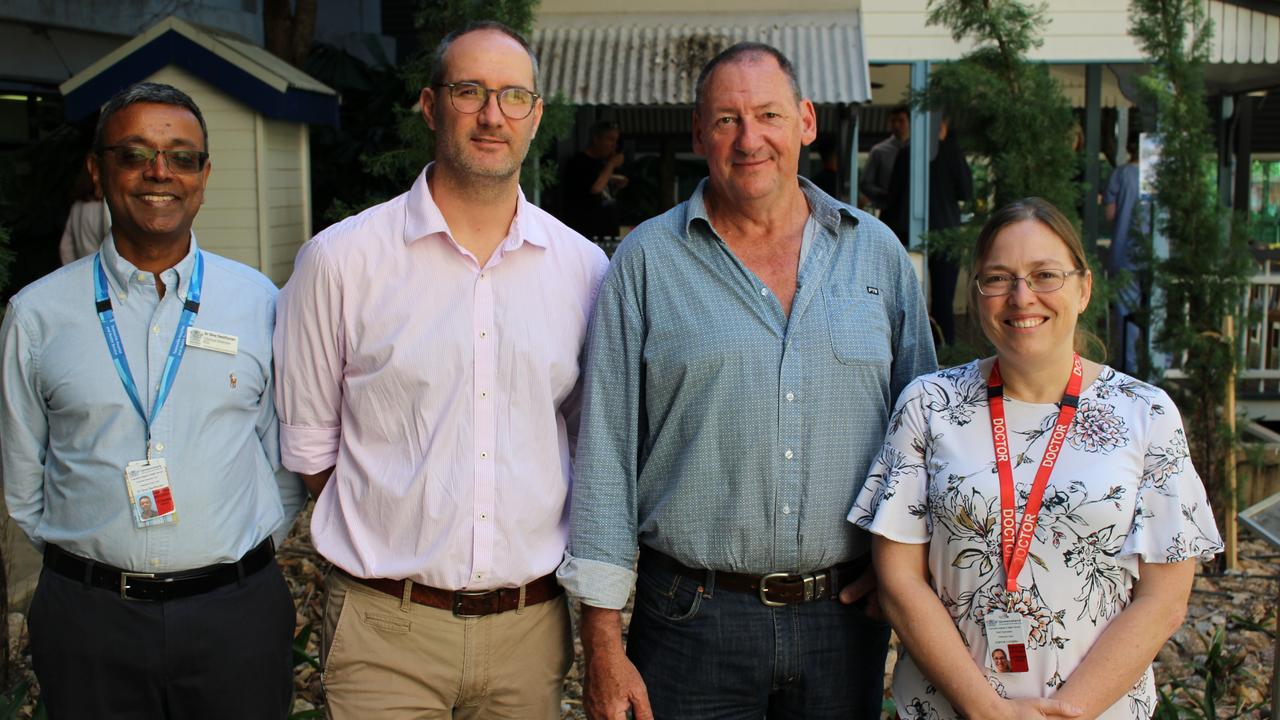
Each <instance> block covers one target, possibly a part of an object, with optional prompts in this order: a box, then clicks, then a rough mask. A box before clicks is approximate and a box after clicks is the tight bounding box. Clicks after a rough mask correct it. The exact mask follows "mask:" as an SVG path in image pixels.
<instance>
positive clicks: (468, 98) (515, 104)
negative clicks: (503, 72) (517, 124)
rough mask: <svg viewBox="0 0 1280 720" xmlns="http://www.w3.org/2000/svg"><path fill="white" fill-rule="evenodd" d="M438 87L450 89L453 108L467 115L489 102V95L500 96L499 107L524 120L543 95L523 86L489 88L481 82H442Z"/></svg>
mask: <svg viewBox="0 0 1280 720" xmlns="http://www.w3.org/2000/svg"><path fill="white" fill-rule="evenodd" d="M436 87H442V88H448V89H449V102H450V103H451V104H452V105H453V109H454V110H457V111H458V112H460V113H463V114H465V115H474V114H476V113H478V112H480V111H481V110H483V109H484V106H485V105H487V104H489V95H490V94H491V93H496V94H497V96H498V109H499V110H501V111H502V114H503V115H506V116H507V117H508V118H510V119H512V120H523V119H525V118H527V117H529V113H531V112H533V106H534V105H536V104H537V103H538V99H539V98H541V97H542V96H541V95H539V94H538V93H536V92H534V91H532V90H526V89H524V88H522V87H505V88H501V89H496V88H487V87H485V86H483V85H481V84H480V83H473V82H453V83H440V84H439V85H436Z"/></svg>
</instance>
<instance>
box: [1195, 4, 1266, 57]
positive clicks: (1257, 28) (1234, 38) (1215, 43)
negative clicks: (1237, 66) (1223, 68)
mask: <svg viewBox="0 0 1280 720" xmlns="http://www.w3.org/2000/svg"><path fill="white" fill-rule="evenodd" d="M1254 4H1256V3H1254ZM1208 10H1209V20H1210V21H1211V22H1212V23H1213V39H1212V41H1211V43H1210V46H1209V62H1211V63H1269V64H1275V63H1277V62H1280V4H1277V6H1276V8H1275V10H1272V11H1270V12H1262V11H1260V10H1255V9H1250V8H1248V7H1244V5H1237V4H1235V3H1231V2H1218V1H1217V0H1210V2H1209V7H1208Z"/></svg>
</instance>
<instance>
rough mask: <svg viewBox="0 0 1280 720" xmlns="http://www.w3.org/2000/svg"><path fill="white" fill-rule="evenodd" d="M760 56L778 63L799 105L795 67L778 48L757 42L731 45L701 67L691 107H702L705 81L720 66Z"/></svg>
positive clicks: (797, 77) (797, 78)
mask: <svg viewBox="0 0 1280 720" xmlns="http://www.w3.org/2000/svg"><path fill="white" fill-rule="evenodd" d="M761 55H765V56H768V57H771V58H773V59H774V60H775V61H777V63H778V67H779V68H780V69H781V70H782V72H783V73H785V74H786V76H787V82H789V83H790V84H791V93H792V94H793V95H795V98H796V102H797V103H799V102H800V101H801V100H802V99H803V98H804V95H803V94H801V92H800V77H799V76H798V75H797V74H796V66H795V65H792V64H791V61H790V60H788V59H787V56H786V55H783V54H782V51H781V50H779V49H778V48H776V47H774V46H772V45H767V44H765V43H759V42H740V43H737V44H735V45H731V46H729V47H728V48H726V49H725V50H722V51H721V52H720V54H719V55H716V56H715V57H713V58H711V60H710V61H709V62H708V63H707V64H706V65H704V66H703V67H702V72H700V73H698V84H697V86H696V88H697V89H696V90H695V91H694V99H693V106H694V108H695V109H700V108H701V107H702V97H703V94H704V93H705V91H706V89H707V80H708V79H709V78H710V77H711V73H712V71H714V70H715V69H716V68H717V67H719V66H720V65H725V64H728V63H732V62H740V61H742V60H746V59H756V58H759V57H760V56H761Z"/></svg>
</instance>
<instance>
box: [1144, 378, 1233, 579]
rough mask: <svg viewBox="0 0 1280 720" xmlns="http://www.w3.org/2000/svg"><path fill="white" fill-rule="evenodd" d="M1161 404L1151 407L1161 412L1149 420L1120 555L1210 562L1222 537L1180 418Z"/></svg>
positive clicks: (1166, 401)
mask: <svg viewBox="0 0 1280 720" xmlns="http://www.w3.org/2000/svg"><path fill="white" fill-rule="evenodd" d="M1161 394H1162V395H1163V392H1162V393H1161ZM1163 400H1164V402H1161V403H1159V404H1158V405H1153V407H1161V408H1163V412H1157V414H1155V415H1153V417H1152V418H1151V426H1150V432H1149V435H1148V438H1147V444H1146V456H1145V459H1144V460H1143V467H1142V479H1141V480H1140V481H1139V483H1138V495H1137V501H1136V502H1135V504H1134V513H1133V524H1132V525H1131V526H1130V528H1129V535H1128V537H1127V538H1125V542H1124V546H1123V547H1122V548H1121V549H1120V554H1121V555H1136V556H1138V558H1139V559H1140V560H1142V561H1144V562H1148V563H1175V562H1181V561H1183V560H1189V559H1191V558H1199V559H1200V560H1209V559H1210V558H1212V557H1213V556H1214V555H1216V554H1218V553H1219V552H1221V551H1222V537H1221V536H1220V535H1219V534H1218V527H1217V525H1216V524H1215V523H1214V520H1213V511H1212V508H1211V507H1210V505H1209V499H1208V497H1207V496H1206V494H1205V490H1204V484H1203V483H1202V482H1201V481H1200V475H1199V474H1198V473H1197V472H1196V469H1195V468H1194V467H1193V466H1192V465H1191V453H1190V450H1189V449H1188V447H1187V437H1186V433H1185V431H1184V430H1183V428H1182V417H1181V415H1179V414H1178V410H1177V407H1176V406H1175V405H1174V404H1173V402H1172V400H1170V399H1169V398H1168V396H1167V395H1166V396H1165V397H1164V398H1163Z"/></svg>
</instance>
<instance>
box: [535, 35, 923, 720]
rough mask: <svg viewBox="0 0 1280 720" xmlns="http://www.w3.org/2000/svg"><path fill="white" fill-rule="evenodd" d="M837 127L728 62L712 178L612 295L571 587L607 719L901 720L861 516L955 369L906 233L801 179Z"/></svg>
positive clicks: (710, 87)
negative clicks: (902, 436) (889, 684)
mask: <svg viewBox="0 0 1280 720" xmlns="http://www.w3.org/2000/svg"><path fill="white" fill-rule="evenodd" d="M816 125H817V123H816V119H815V113H814V108H813V105H812V103H810V102H809V101H808V100H805V99H802V97H801V94H800V89H799V83H798V81H797V79H796V74H795V70H794V68H793V67H792V66H791V64H790V63H789V62H788V61H787V59H786V57H784V56H783V55H782V54H781V53H779V52H778V51H777V50H775V49H774V48H771V47H769V46H766V45H759V44H740V45H736V46H734V47H732V48H730V49H728V50H726V51H725V52H723V53H721V54H720V55H719V56H717V57H716V58H715V59H713V60H712V61H711V62H710V63H708V65H707V67H706V68H704V69H703V71H702V74H701V75H700V77H699V79H698V89H697V99H696V104H695V108H694V117H693V143H694V149H695V150H696V151H697V152H698V153H699V154H701V155H703V156H705V157H706V159H707V165H708V170H709V175H710V176H709V178H708V179H707V180H704V181H703V183H702V184H701V185H700V186H699V187H698V189H697V190H695V191H694V194H693V196H692V197H691V198H690V199H689V200H688V201H687V202H685V203H683V204H681V205H679V206H677V207H676V208H675V209H673V210H671V211H670V212H668V213H666V214H664V215H662V216H660V217H657V218H654V219H652V220H650V221H649V222H647V223H645V224H644V225H642V226H641V227H639V228H637V229H636V230H635V231H634V232H633V233H632V234H631V235H630V236H628V238H627V239H626V241H625V242H624V243H623V244H622V246H621V247H620V248H619V249H618V253H617V255H616V256H615V258H614V261H613V265H612V266H611V267H610V269H609V273H608V275H607V276H606V278H605V282H604V285H603V287H602V288H601V290H600V295H599V300H598V303H597V306H596V313H595V317H594V319H593V320H592V325H591V329H590V331H589V336H588V355H587V371H586V384H585V388H584V393H585V394H584V402H583V421H582V429H581V433H580V444H579V446H578V454H577V468H576V473H575V475H576V478H575V482H574V487H573V498H572V506H571V522H572V530H571V534H570V544H569V549H568V552H567V553H566V558H565V562H564V564H563V565H562V566H561V568H560V571H559V575H560V578H561V582H562V583H563V584H564V585H565V587H566V588H567V589H568V591H569V593H570V594H571V595H572V596H574V597H576V598H578V599H580V600H581V601H582V603H583V606H584V607H583V624H582V638H583V645H584V647H585V649H586V653H587V676H586V688H585V689H586V694H585V699H586V708H587V712H588V715H589V716H591V717H593V718H620V717H624V715H625V712H626V711H627V710H628V709H632V710H634V712H635V716H636V718H638V719H642V718H648V717H660V718H661V717H671V718H685V717H698V718H719V717H761V716H762V715H767V716H769V717H805V718H828V717H829V718H837V717H838V718H850V717H855V718H873V717H879V713H880V704H881V688H882V682H883V674H884V657H885V652H886V644H887V641H888V635H889V630H888V626H887V625H885V624H884V623H882V622H880V621H878V620H874V619H872V618H870V617H868V616H867V614H866V607H865V606H866V603H867V600H868V598H867V597H866V594H867V592H868V590H870V589H871V588H872V587H874V576H873V575H872V574H871V573H869V572H867V568H868V565H869V558H868V554H867V553H868V548H869V543H868V541H867V539H866V538H865V537H864V536H863V535H862V534H860V533H859V532H858V531H856V530H854V529H853V528H852V526H850V525H849V523H847V522H845V520H844V518H845V515H846V513H847V511H848V509H849V507H850V506H851V505H852V502H853V498H854V497H855V496H856V494H857V492H858V489H859V488H860V487H861V486H862V482H863V479H864V478H865V476H866V471H867V467H868V466H869V465H870V463H871V461H872V459H873V458H874V456H875V454H876V452H877V450H878V449H879V447H880V444H881V441H882V439H883V436H884V431H885V425H886V423H887V421H888V417H889V411H890V409H891V408H892V407H893V403H894V400H895V398H896V396H897V394H898V392H899V391H900V390H901V389H902V388H903V387H904V386H905V385H906V384H907V383H908V382H909V381H910V380H911V379H912V378H914V377H915V376H916V375H919V374H921V373H925V372H930V371H932V370H934V369H935V368H936V361H935V358H934V351H933V344H932V340H931V338H930V333H929V325H928V320H927V318H926V316H925V311H924V307H923V296H922V295H921V291H920V287H919V285H918V283H917V281H916V277H915V274H914V272H913V271H912V269H911V265H910V263H909V261H908V259H907V256H906V254H905V253H904V252H903V250H902V246H901V245H900V244H899V243H898V241H897V239H896V238H895V237H894V236H893V234H892V233H890V232H889V230H888V229H887V228H885V227H884V226H883V225H882V224H881V223H880V222H879V221H877V220H875V219H874V218H872V217H871V216H869V215H867V214H865V213H862V212H859V211H857V210H854V209H852V208H850V207H848V206H847V205H843V204H841V203H838V202H836V201H835V200H833V199H832V198H830V197H829V196H827V195H826V194H825V193H823V192H822V191H820V190H818V189H817V188H816V187H815V186H813V185H812V184H811V183H809V182H808V181H806V180H804V179H802V178H799V177H798V175H797V171H798V159H799V154H800V152H801V148H802V147H803V146H805V145H807V144H808V143H810V142H811V141H812V140H813V139H814V137H815V135H816V134H817V127H816ZM637 552H638V553H639V563H638V573H637V572H633V570H632V568H633V567H637V566H636V565H635V558H636V554H637ZM633 583H634V584H635V585H636V588H637V590H636V604H635V607H636V610H635V614H634V616H633V618H632V622H631V628H630V633H629V641H628V647H627V649H626V652H625V654H624V651H623V645H622V634H621V624H622V622H621V615H620V612H619V610H620V608H622V607H623V605H624V604H625V603H626V601H627V597H628V594H629V593H630V591H631V587H632V585H633ZM841 588H845V592H844V593H843V594H842V593H841V592H840V590H841ZM837 597H840V599H841V600H844V601H845V602H838V601H836V598H837Z"/></svg>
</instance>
